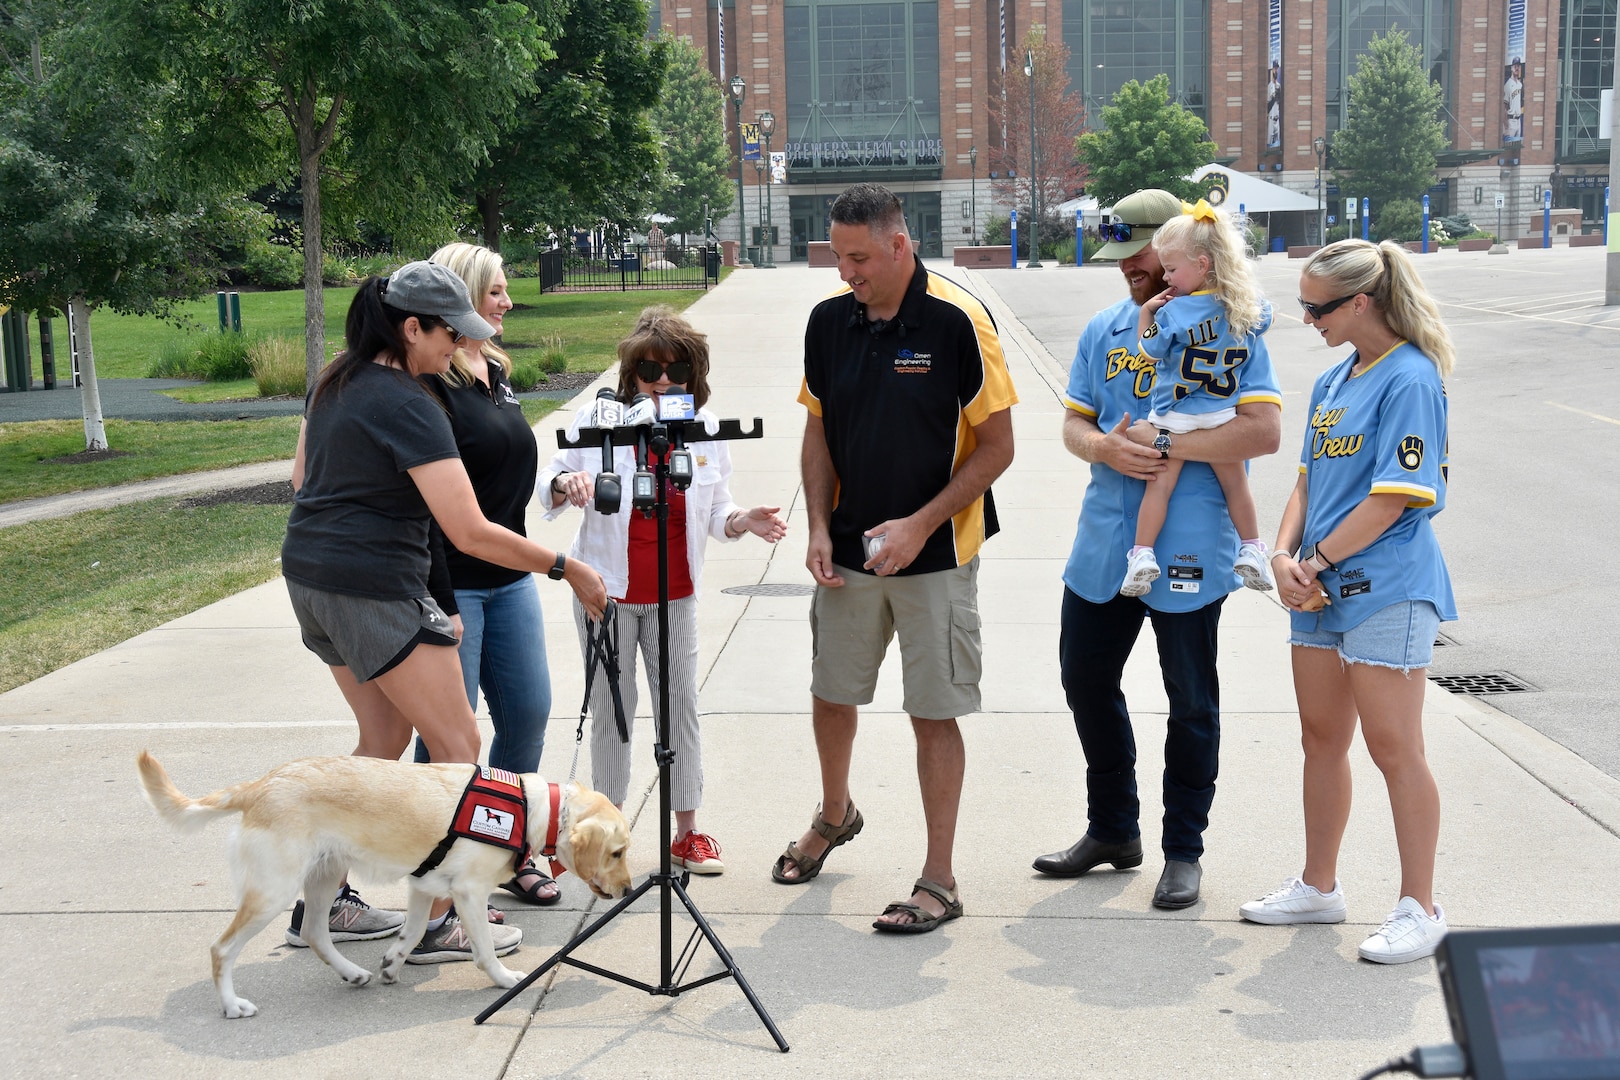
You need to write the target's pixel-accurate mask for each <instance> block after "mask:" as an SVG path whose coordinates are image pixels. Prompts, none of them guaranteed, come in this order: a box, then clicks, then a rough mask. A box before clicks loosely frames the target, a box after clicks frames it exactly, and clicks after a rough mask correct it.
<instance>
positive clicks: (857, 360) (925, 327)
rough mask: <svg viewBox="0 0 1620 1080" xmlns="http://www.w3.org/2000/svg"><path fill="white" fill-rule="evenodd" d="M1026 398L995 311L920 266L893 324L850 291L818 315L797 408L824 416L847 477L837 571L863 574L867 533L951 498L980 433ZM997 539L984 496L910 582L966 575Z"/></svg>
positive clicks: (808, 338) (938, 536) (809, 330)
mask: <svg viewBox="0 0 1620 1080" xmlns="http://www.w3.org/2000/svg"><path fill="white" fill-rule="evenodd" d="M1017 400H1018V396H1017V394H1016V393H1015V392H1014V390H1013V385H1012V379H1011V377H1010V376H1009V375H1008V374H1007V363H1006V360H1005V358H1004V357H1003V356H1002V353H1001V341H1000V339H999V338H998V337H997V336H996V327H995V322H994V321H993V320H992V319H991V318H990V313H989V312H988V311H987V310H986V309H985V307H984V305H983V304H982V303H980V301H979V299H978V298H977V297H976V296H974V295H973V294H972V293H970V292H968V291H967V290H966V289H964V288H962V287H961V286H960V285H958V284H956V283H955V282H953V281H951V280H949V279H948V278H943V277H940V276H939V275H938V274H930V273H929V272H928V271H927V269H925V268H924V267H923V264H922V260H921V259H918V260H917V261H916V270H915V271H914V272H913V274H912V278H911V283H910V285H909V286H907V289H906V295H905V297H904V298H903V299H902V300H901V302H900V310H899V311H898V312H897V313H896V314H895V317H894V318H892V319H889V320H887V321H886V322H880V323H873V322H869V321H868V320H867V317H866V306H865V305H864V304H861V303H860V302H859V301H857V300H856V299H855V295H854V293H852V292H850V291H849V290H848V289H847V288H845V289H844V290H843V291H841V292H839V293H837V294H835V295H833V296H831V297H829V298H828V299H826V300H823V301H822V302H821V303H820V304H818V305H816V308H815V310H814V311H812V312H811V313H810V321H809V324H808V326H807V327H806V328H805V335H804V383H803V386H802V388H801V389H800V391H799V401H800V403H801V404H803V405H804V406H805V407H806V408H808V409H809V410H810V411H811V412H812V413H815V414H816V415H817V416H819V417H821V421H822V426H823V429H824V430H825V432H826V437H827V449H828V451H829V452H830V454H831V456H832V463H833V469H834V470H835V471H836V472H837V474H838V492H837V496H836V503H835V505H834V507H833V513H832V521H831V533H832V545H833V562H835V563H837V564H838V565H839V566H841V567H844V568H845V569H850V570H857V571H860V568H861V564H862V563H864V562H865V561H866V555H865V553H864V552H863V551H862V548H861V534H862V533H864V532H865V531H866V530H867V529H870V528H871V527H872V526H874V525H876V524H878V523H879V522H883V521H888V520H891V519H893V518H902V517H907V516H909V515H911V514H914V513H916V512H917V511H918V510H920V509H922V507H923V506H924V505H926V504H927V503H928V502H929V501H930V500H931V499H933V498H934V497H935V496H937V495H938V494H939V493H940V492H941V491H943V490H944V489H945V485H946V484H948V483H950V479H951V477H952V475H954V474H955V472H956V469H957V467H958V466H960V464H961V463H962V461H963V460H964V459H966V458H967V456H968V455H969V454H971V453H972V452H973V450H974V448H975V447H976V446H977V445H978V440H977V439H976V438H975V437H974V434H973V428H974V426H975V425H978V424H982V423H983V422H984V421H985V420H986V419H988V418H989V417H990V415H991V414H992V413H996V412H1000V411H1001V410H1002V409H1007V408H1011V407H1012V405H1013V404H1014V403H1015V402H1016V401H1017ZM995 531H996V525H995V511H994V504H993V502H992V501H991V500H990V499H989V493H988V492H986V493H985V495H984V496H981V497H980V498H978V499H975V500H974V501H973V502H972V503H971V504H970V505H969V506H967V507H966V508H965V509H963V510H962V511H961V512H960V513H958V514H957V515H956V516H955V517H954V518H952V519H951V520H950V521H949V522H946V523H945V524H944V525H941V526H940V527H939V529H937V530H936V531H935V532H934V534H933V535H932V536H930V537H929V538H928V541H927V543H926V544H924V545H923V549H922V551H921V552H920V553H919V554H918V556H917V558H916V560H915V561H913V562H912V564H911V565H910V566H908V567H906V569H905V570H902V571H901V573H903V574H926V573H932V572H935V571H939V570H949V569H952V568H954V567H957V566H961V565H963V564H964V563H966V562H968V561H969V560H970V559H972V558H973V557H974V556H975V555H977V554H978V552H979V546H980V545H981V544H982V543H983V542H984V540H985V539H986V538H987V537H989V536H991V535H992V534H994V532H995ZM861 572H863V573H869V572H870V571H861Z"/></svg>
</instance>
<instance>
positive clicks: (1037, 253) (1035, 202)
mask: <svg viewBox="0 0 1620 1080" xmlns="http://www.w3.org/2000/svg"><path fill="white" fill-rule="evenodd" d="M1024 74H1025V75H1028V76H1029V261H1028V262H1026V263H1025V264H1024V266H1025V268H1026V269H1029V270H1034V269H1035V268H1037V267H1039V266H1040V265H1041V207H1040V196H1039V195H1037V194H1036V185H1038V184H1039V183H1040V175H1041V174H1040V171H1039V170H1038V169H1037V168H1036V166H1035V53H1034V51H1033V50H1031V49H1025V50H1024Z"/></svg>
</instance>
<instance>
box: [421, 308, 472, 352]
mask: <svg viewBox="0 0 1620 1080" xmlns="http://www.w3.org/2000/svg"><path fill="white" fill-rule="evenodd" d="M416 321H417V322H419V323H421V324H422V329H423V330H424V331H426V332H428V333H432V332H433V331H434V330H437V329H439V327H441V326H442V327H444V329H445V331H446V332H448V333H449V335H450V344H452V345H460V344H461V343H462V342H464V341H466V340H467V335H466V334H463V333H461V332H460V331H459V330H457V329H456V328H455V327H453V326H451V325H450V324H449V323H447V322H445V321H444V320H443V319H441V318H439V317H438V316H437V315H418V316H417V317H416Z"/></svg>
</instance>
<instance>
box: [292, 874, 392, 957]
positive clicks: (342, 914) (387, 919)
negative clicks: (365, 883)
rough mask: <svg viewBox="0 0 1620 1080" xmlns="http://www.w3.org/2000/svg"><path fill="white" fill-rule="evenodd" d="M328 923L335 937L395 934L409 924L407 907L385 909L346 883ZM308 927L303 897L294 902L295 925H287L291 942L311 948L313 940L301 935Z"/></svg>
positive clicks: (367, 937) (353, 938)
mask: <svg viewBox="0 0 1620 1080" xmlns="http://www.w3.org/2000/svg"><path fill="white" fill-rule="evenodd" d="M326 924H327V925H328V926H330V927H331V928H332V940H333V941H372V940H374V939H376V938H385V937H392V936H393V935H394V934H396V933H398V932H399V928H400V927H401V926H404V925H405V913H404V912H403V911H383V910H382V909H381V908H374V907H372V906H371V905H370V904H368V903H366V902H365V901H364V900H362V899H360V894H359V893H357V892H355V891H354V890H353V889H351V888H349V887H348V886H347V885H345V886H343V891H342V892H340V893H338V897H337V899H336V900H334V901H332V911H331V914H330V915H329V916H328V918H327V921H326ZM303 928H304V902H303V901H302V900H300V901H298V903H296V904H294V905H293V913H292V925H291V926H289V927H288V928H287V933H286V935H285V936H286V939H287V944H289V945H291V946H292V947H293V948H295V949H307V948H309V943H308V942H306V941H305V940H304V939H303V938H301V937H299V936H298V932H299V931H300V930H302V929H303Z"/></svg>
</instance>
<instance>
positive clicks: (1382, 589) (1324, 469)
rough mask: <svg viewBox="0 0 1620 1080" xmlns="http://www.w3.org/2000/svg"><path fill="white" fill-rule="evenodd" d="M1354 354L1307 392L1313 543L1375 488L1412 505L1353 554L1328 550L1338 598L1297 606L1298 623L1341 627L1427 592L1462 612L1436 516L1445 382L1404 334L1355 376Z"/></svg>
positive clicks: (1304, 466)
mask: <svg viewBox="0 0 1620 1080" xmlns="http://www.w3.org/2000/svg"><path fill="white" fill-rule="evenodd" d="M1354 362H1355V356H1354V355H1352V356H1351V357H1350V358H1349V359H1347V360H1345V361H1343V362H1342V363H1339V364H1335V365H1334V366H1333V367H1331V368H1329V369H1328V370H1327V371H1326V372H1324V373H1323V375H1322V376H1321V377H1320V378H1318V379H1317V380H1316V387H1315V388H1314V389H1313V390H1312V391H1311V408H1310V418H1311V419H1310V424H1309V426H1308V427H1307V428H1306V431H1305V447H1304V452H1303V453H1302V455H1301V457H1300V462H1299V469H1300V472H1302V473H1304V474H1305V494H1306V504H1305V537H1304V542H1305V543H1306V544H1314V543H1316V542H1318V541H1320V540H1321V539H1322V538H1323V537H1325V536H1327V535H1328V534H1329V533H1331V532H1332V531H1333V530H1334V529H1335V528H1337V527H1338V525H1339V523H1340V522H1341V521H1343V520H1344V519H1345V517H1346V515H1348V514H1349V513H1350V511H1351V510H1353V509H1355V507H1356V506H1357V505H1358V504H1360V503H1361V501H1362V500H1363V499H1365V498H1366V497H1367V496H1368V495H1369V494H1379V493H1398V494H1401V495H1405V496H1406V509H1405V510H1404V511H1402V512H1401V516H1400V517H1399V518H1397V519H1396V521H1395V524H1393V525H1391V526H1390V527H1389V528H1388V529H1386V530H1385V531H1384V533H1383V535H1382V536H1380V537H1379V538H1378V539H1377V540H1374V541H1373V542H1372V543H1371V544H1370V545H1368V546H1367V547H1366V548H1364V549H1362V550H1361V551H1358V552H1355V553H1354V554H1346V553H1341V552H1336V551H1333V550H1331V548H1330V549H1329V550H1328V552H1327V557H1328V558H1333V559H1337V560H1338V569H1337V570H1336V571H1335V570H1327V571H1323V572H1322V574H1321V575H1320V579H1321V582H1322V587H1323V588H1324V589H1326V590H1327V593H1328V597H1329V599H1331V600H1332V601H1333V602H1332V604H1330V605H1329V606H1327V607H1325V608H1323V609H1322V610H1321V611H1320V612H1316V613H1304V612H1294V614H1293V625H1294V626H1295V627H1296V628H1298V629H1301V630H1315V629H1321V630H1331V631H1340V632H1342V631H1344V630H1348V629H1350V628H1352V627H1354V626H1355V625H1357V624H1358V623H1360V622H1361V621H1362V620H1363V619H1365V618H1366V617H1367V616H1369V615H1371V614H1372V613H1373V612H1375V611H1378V610H1379V609H1381V608H1385V607H1388V606H1389V605H1391V604H1398V603H1402V602H1404V601H1408V600H1427V601H1429V602H1430V603H1432V604H1433V605H1434V606H1435V609H1436V610H1438V611H1439V612H1440V618H1441V619H1442V620H1445V621H1450V620H1452V619H1455V618H1456V617H1457V608H1456V602H1455V600H1454V599H1453V597H1452V594H1451V575H1450V574H1448V573H1447V572H1446V563H1445V560H1444V559H1443V558H1442V557H1441V555H1440V542H1439V540H1437V539H1436V538H1435V535H1434V527H1433V525H1432V524H1431V520H1430V519H1432V518H1433V517H1434V515H1436V514H1438V513H1439V512H1440V511H1441V510H1443V509H1444V508H1445V505H1446V478H1447V472H1448V463H1447V460H1446V459H1447V454H1448V453H1449V447H1448V445H1447V438H1446V409H1447V406H1446V390H1445V385H1444V384H1443V383H1442V382H1441V380H1440V372H1439V370H1438V369H1437V368H1436V367H1435V366H1434V361H1433V360H1430V359H1429V358H1428V357H1427V356H1425V355H1424V354H1423V353H1422V352H1421V351H1419V350H1418V349H1417V347H1416V346H1414V345H1411V344H1409V343H1407V342H1404V341H1403V342H1401V343H1400V344H1398V345H1396V346H1395V347H1394V348H1393V349H1391V350H1390V351H1389V352H1387V353H1385V354H1384V355H1383V356H1382V357H1380V358H1379V359H1377V360H1374V361H1373V362H1372V364H1370V365H1369V366H1368V367H1366V368H1365V369H1363V370H1362V371H1361V372H1360V374H1357V375H1351V374H1350V368H1351V365H1352V364H1353V363H1354Z"/></svg>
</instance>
